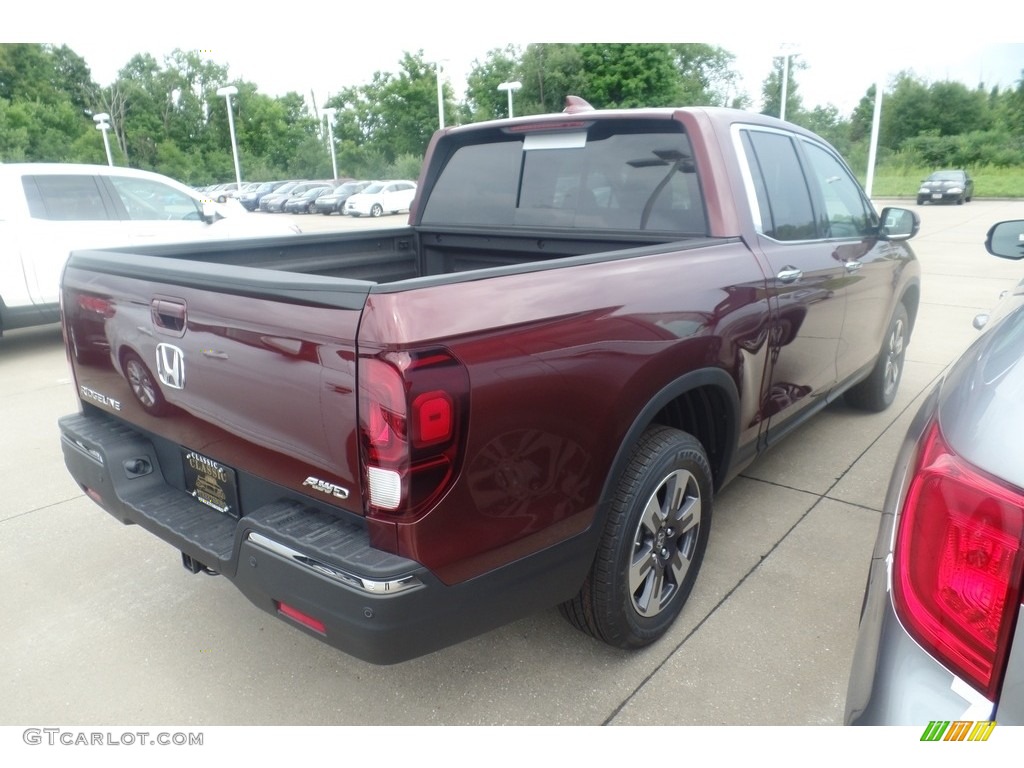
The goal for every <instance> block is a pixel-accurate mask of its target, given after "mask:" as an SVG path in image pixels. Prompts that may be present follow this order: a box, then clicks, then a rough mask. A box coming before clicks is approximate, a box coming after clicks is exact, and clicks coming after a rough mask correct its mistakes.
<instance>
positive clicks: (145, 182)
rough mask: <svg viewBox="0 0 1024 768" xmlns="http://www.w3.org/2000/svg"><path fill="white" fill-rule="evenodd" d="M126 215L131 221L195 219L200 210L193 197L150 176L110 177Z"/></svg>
mask: <svg viewBox="0 0 1024 768" xmlns="http://www.w3.org/2000/svg"><path fill="white" fill-rule="evenodd" d="M109 180H110V183H111V185H112V186H113V187H114V191H115V192H116V193H117V197H118V199H119V200H120V201H121V203H122V205H124V209H125V212H126V213H127V218H129V219H131V220H133V221H142V220H150V221H152V220H155V221H194V220H198V219H199V218H200V215H201V211H200V210H199V208H198V206H197V205H196V202H195V200H193V199H192V198H191V197H189V196H188V195H186V194H183V193H182V192H179V191H178V190H176V189H174V188H173V187H168V186H167V185H166V184H161V183H160V182H158V181H151V180H149V179H135V178H130V177H126V176H111V177H110V178H109Z"/></svg>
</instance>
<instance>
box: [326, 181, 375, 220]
mask: <svg viewBox="0 0 1024 768" xmlns="http://www.w3.org/2000/svg"><path fill="white" fill-rule="evenodd" d="M372 183H373V182H372V181H346V182H345V183H344V184H342V185H341V186H339V187H337V188H336V189H335V190H333V191H332V192H329V193H328V194H326V195H322V196H320V197H318V198H317V199H316V202H315V203H313V210H314V211H315V212H316V213H322V214H323V215H324V216H330V215H331V214H332V213H340V214H341V215H342V216H344V215H345V202H346V201H347V200H348V199H349V198H350V197H352V195H354V194H356V193H357V192H362V191H363V190H364V189H366V188H367V187H368V186H370V184H372Z"/></svg>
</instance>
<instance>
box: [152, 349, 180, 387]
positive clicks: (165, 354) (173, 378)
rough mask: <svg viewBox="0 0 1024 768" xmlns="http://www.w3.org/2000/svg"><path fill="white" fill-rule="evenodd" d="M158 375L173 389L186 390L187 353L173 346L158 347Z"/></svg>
mask: <svg viewBox="0 0 1024 768" xmlns="http://www.w3.org/2000/svg"><path fill="white" fill-rule="evenodd" d="M156 375H157V376H159V377H160V382H161V383H162V384H163V385H164V386H167V387H170V388H171V389H184V388H185V353H184V352H182V351H181V350H180V349H178V348H177V347H176V346H174V345H173V344H157V345H156Z"/></svg>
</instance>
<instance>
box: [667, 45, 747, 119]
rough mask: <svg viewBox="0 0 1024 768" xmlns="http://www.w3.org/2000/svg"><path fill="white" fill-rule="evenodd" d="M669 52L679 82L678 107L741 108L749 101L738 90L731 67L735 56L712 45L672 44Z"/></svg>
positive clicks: (736, 74)
mask: <svg viewBox="0 0 1024 768" xmlns="http://www.w3.org/2000/svg"><path fill="white" fill-rule="evenodd" d="M671 48H672V52H673V54H674V56H675V66H676V70H678V73H679V77H680V78H681V82H680V89H681V95H680V101H679V104H680V105H681V106H703V105H707V106H718V107H736V108H742V107H745V106H746V105H747V104H748V103H749V99H748V98H747V96H746V95H745V94H741V93H740V92H739V74H738V73H737V72H736V71H735V70H734V69H733V68H732V65H733V62H734V61H735V59H736V57H735V56H734V55H733V54H731V53H729V52H728V51H726V50H725V49H724V48H719V47H717V46H713V45H705V44H702V43H674V44H673V45H672V46H671Z"/></svg>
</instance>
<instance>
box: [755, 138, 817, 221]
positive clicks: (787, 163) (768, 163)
mask: <svg viewBox="0 0 1024 768" xmlns="http://www.w3.org/2000/svg"><path fill="white" fill-rule="evenodd" d="M743 144H744V150H745V152H746V155H747V159H748V161H749V169H750V173H751V176H752V178H753V182H754V192H755V194H756V197H757V207H758V209H759V213H760V230H761V232H762V233H763V234H764V235H766V236H768V237H770V238H772V239H774V240H786V241H789V240H813V239H816V238H818V237H820V236H821V235H820V234H819V227H818V222H817V221H816V219H815V213H814V206H813V205H812V204H811V193H810V189H809V185H808V183H807V177H806V175H805V173H804V167H803V165H802V163H801V162H800V155H799V152H798V150H797V147H796V145H795V144H794V143H793V139H792V138H791V137H790V136H788V135H786V134H784V133H779V132H776V131H757V130H751V131H744V132H743Z"/></svg>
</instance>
